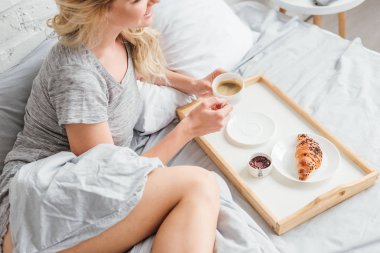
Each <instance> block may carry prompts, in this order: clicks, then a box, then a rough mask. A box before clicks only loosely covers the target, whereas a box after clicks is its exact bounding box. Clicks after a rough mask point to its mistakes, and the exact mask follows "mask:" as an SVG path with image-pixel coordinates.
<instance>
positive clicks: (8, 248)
mask: <svg viewBox="0 0 380 253" xmlns="http://www.w3.org/2000/svg"><path fill="white" fill-rule="evenodd" d="M3 239H4V240H3V246H2V247H3V253H12V252H13V243H12V238H11V233H10V232H9V226H8V230H7V233H6V234H5V236H4V238H3Z"/></svg>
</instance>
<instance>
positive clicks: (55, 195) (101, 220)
mask: <svg viewBox="0 0 380 253" xmlns="http://www.w3.org/2000/svg"><path fill="white" fill-rule="evenodd" d="M162 166H163V165H162V163H161V161H160V160H159V159H158V158H146V157H142V156H138V155H137V154H136V153H135V152H134V151H132V150H131V149H129V148H127V147H118V146H115V145H111V144H101V145H98V146H96V147H94V148H92V149H90V150H88V151H87V152H85V153H83V154H82V155H80V156H78V157H77V156H75V155H74V154H73V153H71V152H60V153H57V154H55V155H53V156H50V157H47V158H44V159H41V160H38V161H36V162H32V163H29V164H27V165H24V166H23V167H22V168H21V169H20V170H19V171H18V172H17V174H16V175H15V177H14V178H13V180H12V181H11V184H10V188H9V200H10V229H11V231H12V239H13V242H14V247H15V250H14V252H20V253H32V252H57V251H59V250H62V249H65V248H67V247H70V246H73V245H75V244H77V243H79V242H81V241H84V240H86V239H89V238H91V237H94V236H96V235H98V234H100V233H101V232H103V231H105V230H106V229H107V228H109V227H111V226H112V225H113V224H115V223H117V222H118V221H120V220H122V219H123V218H125V217H126V216H127V215H128V214H129V212H130V211H131V210H132V209H133V208H134V207H135V205H136V204H137V202H138V201H139V200H140V198H141V196H142V194H143V191H144V186H145V183H146V180H147V175H148V174H149V173H150V172H151V171H152V170H154V169H156V168H158V167H162Z"/></svg>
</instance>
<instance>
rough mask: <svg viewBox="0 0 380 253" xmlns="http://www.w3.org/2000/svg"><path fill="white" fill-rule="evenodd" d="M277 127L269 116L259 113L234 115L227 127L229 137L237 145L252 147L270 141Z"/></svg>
mask: <svg viewBox="0 0 380 253" xmlns="http://www.w3.org/2000/svg"><path fill="white" fill-rule="evenodd" d="M275 130H276V125H275V123H274V121H273V120H272V119H271V118H269V117H268V116H266V115H264V114H262V113H258V112H239V113H236V114H233V116H232V117H231V119H230V120H229V122H228V124H227V126H226V133H227V136H228V137H229V138H230V139H231V140H232V141H234V142H235V143H237V144H240V145H245V146H252V145H258V144H262V143H264V142H266V141H268V140H269V139H270V138H271V137H272V136H273V134H274V133H275Z"/></svg>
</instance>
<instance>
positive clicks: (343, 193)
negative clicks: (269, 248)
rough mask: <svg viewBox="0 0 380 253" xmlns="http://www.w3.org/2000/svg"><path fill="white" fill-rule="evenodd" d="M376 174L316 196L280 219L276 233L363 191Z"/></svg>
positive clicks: (280, 232) (372, 181) (372, 182)
mask: <svg viewBox="0 0 380 253" xmlns="http://www.w3.org/2000/svg"><path fill="white" fill-rule="evenodd" d="M378 175H379V173H378V172H377V171H374V172H372V173H369V174H367V175H365V176H364V177H362V178H360V179H358V180H356V181H354V182H353V183H351V184H345V185H342V186H338V187H336V188H334V189H332V190H331V191H329V192H326V193H324V194H322V195H320V196H318V197H317V198H315V199H314V200H313V201H311V202H310V203H309V204H307V205H306V206H304V207H303V208H302V209H300V210H298V211H297V212H295V213H293V214H292V215H290V216H288V217H286V218H284V219H282V220H280V221H279V222H278V223H277V224H276V227H275V231H276V233H277V234H278V235H280V234H283V233H285V232H286V231H288V230H290V229H292V228H294V227H296V226H297V225H299V224H301V223H303V222H305V221H306V220H308V219H310V218H312V217H314V216H316V215H318V214H319V213H321V212H323V211H325V210H327V209H329V208H331V207H333V206H334V205H336V204H338V203H340V202H342V201H343V200H345V199H347V198H349V197H352V196H353V195H355V194H357V193H359V192H361V191H363V190H364V189H366V188H368V187H370V186H371V185H373V184H374V183H375V181H376V179H377V177H378Z"/></svg>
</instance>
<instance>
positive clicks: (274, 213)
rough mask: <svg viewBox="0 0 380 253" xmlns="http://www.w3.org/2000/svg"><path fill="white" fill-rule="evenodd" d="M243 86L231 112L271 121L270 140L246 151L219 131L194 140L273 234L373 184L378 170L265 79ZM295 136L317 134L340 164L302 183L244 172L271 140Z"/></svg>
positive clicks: (181, 110)
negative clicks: (323, 178) (326, 141)
mask: <svg viewBox="0 0 380 253" xmlns="http://www.w3.org/2000/svg"><path fill="white" fill-rule="evenodd" d="M245 82H246V85H247V87H246V90H245V94H244V98H243V100H242V101H241V102H240V103H239V104H238V105H237V106H235V108H234V111H242V110H250V111H252V110H253V111H258V112H261V113H264V114H266V115H268V116H270V117H271V118H272V119H274V121H275V122H276V125H277V131H276V133H275V135H274V136H273V138H272V139H271V140H270V141H268V142H267V143H264V144H262V145H258V146H254V147H249V148H244V147H239V146H235V145H233V144H231V143H230V142H228V140H226V138H225V137H224V131H220V132H217V133H212V134H208V135H205V136H202V137H198V138H196V141H197V143H198V144H199V145H200V147H201V148H202V149H203V150H204V151H205V152H206V154H207V155H208V156H209V157H210V158H211V159H212V160H213V161H214V163H215V164H216V165H217V166H218V167H219V169H220V170H221V171H222V172H223V173H224V175H225V176H226V177H227V178H228V179H229V180H230V181H231V183H232V184H233V185H234V186H235V187H236V188H237V189H238V191H239V192H240V193H241V194H242V195H243V196H244V197H245V198H246V199H247V201H248V202H249V203H250V204H251V205H252V206H253V208H255V209H256V210H257V212H258V213H259V214H260V215H261V216H262V217H263V218H264V220H265V221H266V222H267V223H268V224H269V225H270V226H271V227H272V228H273V230H274V231H275V232H276V233H277V234H278V235H280V234H283V233H285V232H287V231H289V230H290V229H292V228H294V227H296V226H298V225H299V224H301V223H303V222H305V221H307V220H309V219H310V218H312V217H314V216H316V215H318V214H320V213H322V212H323V211H325V210H327V209H328V208H330V207H333V206H334V205H336V204H338V203H340V202H342V201H343V200H345V199H347V198H349V197H351V196H353V195H354V194H356V193H358V192H361V191H363V190H364V189H366V188H368V187H370V186H372V185H373V184H374V182H375V180H376V179H377V177H378V172H377V171H375V170H373V169H372V168H370V167H369V166H368V165H366V164H365V163H364V162H363V161H362V160H361V159H360V158H359V157H357V156H356V155H355V154H354V153H353V152H352V151H350V150H349V149H348V148H347V147H345V146H344V145H343V144H342V143H341V142H340V141H339V140H338V139H337V138H335V137H334V136H333V135H332V134H331V133H329V132H328V131H327V130H326V129H325V128H324V127H323V126H322V125H321V124H320V123H318V122H317V121H316V120H315V119H314V118H313V117H312V116H311V115H309V114H308V113H306V112H305V111H304V110H303V109H302V108H301V107H300V106H298V105H297V104H296V103H295V102H293V101H292V100H291V99H290V98H289V97H287V96H286V95H285V94H284V93H283V92H282V91H281V90H280V89H278V88H277V87H276V86H275V85H274V84H272V83H271V82H270V81H269V80H268V79H266V78H265V77H264V76H256V77H251V78H248V79H247V80H246V81H245ZM198 103H199V101H195V102H193V103H191V104H189V105H187V106H184V107H181V108H179V109H178V110H177V114H178V116H179V118H180V119H183V118H184V117H185V116H186V115H187V114H188V113H189V112H190V111H191V110H192V108H194V107H195V106H196V105H197V104H198ZM296 133H315V134H319V135H322V136H324V137H325V138H327V139H329V140H330V141H331V142H332V143H334V144H335V146H336V147H337V148H338V149H339V151H340V154H341V162H340V165H339V167H338V170H337V172H336V173H335V174H334V176H333V177H332V178H330V179H328V180H326V181H323V182H320V183H312V184H305V183H299V182H294V181H291V180H289V179H287V178H285V177H283V176H282V175H281V174H280V173H279V172H277V171H276V169H275V168H274V169H273V171H272V173H271V174H270V175H268V176H267V177H264V178H262V179H257V178H254V177H252V176H251V175H250V174H249V173H248V171H247V170H246V164H247V162H248V160H249V157H250V155H252V154H253V153H256V152H264V153H267V154H271V152H272V148H273V145H274V144H275V143H276V141H278V140H279V139H280V138H282V137H284V136H288V135H290V134H296Z"/></svg>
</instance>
